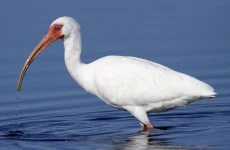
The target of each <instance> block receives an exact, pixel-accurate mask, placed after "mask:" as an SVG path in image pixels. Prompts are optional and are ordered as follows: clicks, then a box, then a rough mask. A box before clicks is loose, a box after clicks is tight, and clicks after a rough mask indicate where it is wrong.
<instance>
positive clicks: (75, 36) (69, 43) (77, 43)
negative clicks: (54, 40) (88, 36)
mask: <svg viewBox="0 0 230 150" xmlns="http://www.w3.org/2000/svg"><path fill="white" fill-rule="evenodd" d="M63 40H64V48H65V54H64V57H65V64H66V67H67V69H68V71H69V73H70V74H71V76H72V77H74V76H76V75H75V74H76V72H79V71H76V70H79V69H78V68H79V67H81V64H82V63H81V58H80V57H81V34H80V31H79V29H76V30H73V31H72V33H71V34H70V35H69V36H68V37H65V38H64V39H63Z"/></svg>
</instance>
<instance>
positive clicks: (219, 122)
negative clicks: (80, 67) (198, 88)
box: [0, 0, 230, 150]
mask: <svg viewBox="0 0 230 150" xmlns="http://www.w3.org/2000/svg"><path fill="white" fill-rule="evenodd" d="M229 8H230V3H229V1H227V0H226V1H218V2H217V1H190V2H188V1H168V2H167V3H166V2H165V1H164V2H163V1H162V2H155V1H152V2H151V1H145V2H143V1H142V2H138V1H113V2H112V1H105V0H104V1H100V2H99V1H90V2H87V1H76V2H71V1H70V2H68V3H65V2H63V1H59V0H56V1H52V2H47V1H33V2H32V1H31V2H29V1H25V2H23V1H20V2H19V1H18V2H15V1H10V0H9V1H4V3H3V2H2V3H1V5H0V17H1V18H2V22H1V30H0V33H1V36H0V41H1V44H0V51H1V55H0V81H1V84H0V89H1V97H0V104H1V109H0V148H1V149H11V150H14V149H15V150H16V149H17V150H18V149H23V150H24V149H138V150H140V149H229V147H230V140H229V139H230V117H229V116H230V101H229V98H230V94H229V91H230V85H229V82H230V67H229V66H230V59H229V57H230V42H229V40H230V28H229V27H230V21H229V18H230V9H229ZM63 15H68V16H72V17H74V18H76V19H77V20H78V22H79V23H80V25H81V27H82V28H81V31H82V37H83V39H82V40H83V51H82V61H83V62H85V63H89V62H91V61H93V60H96V59H98V58H100V57H103V56H105V55H112V54H116V55H131V56H136V57H141V58H145V59H148V60H151V61H155V62H158V63H160V64H163V65H165V66H168V67H170V68H172V69H174V70H177V71H180V72H183V73H186V74H189V75H192V76H195V77H196V78H198V79H200V80H202V81H204V82H207V83H208V84H210V85H212V86H213V87H214V88H215V91H216V92H217V93H218V95H217V97H216V98H213V99H209V100H202V101H198V102H195V103H193V104H190V105H189V106H186V107H183V108H178V109H175V110H173V111H169V112H165V113H159V114H151V115H150V120H151V122H152V123H153V125H155V126H157V127H163V128H164V127H165V128H168V130H155V131H153V132H151V133H147V132H141V131H140V126H139V123H138V122H137V121H136V119H135V118H134V117H132V116H131V115H130V114H129V113H127V112H124V111H118V110H116V109H114V108H112V107H110V106H107V105H106V104H104V103H103V102H102V101H101V100H99V99H98V98H96V97H94V96H92V95H90V94H88V93H86V92H85V91H84V90H83V89H82V88H81V87H79V85H77V84H76V82H75V81H74V80H73V79H72V78H71V77H70V75H69V74H68V72H67V70H66V68H65V64H64V61H63V45H62V41H61V40H60V41H58V42H56V43H54V44H52V45H51V46H50V47H49V48H48V49H46V50H45V51H44V52H43V53H42V54H41V56H39V57H38V58H37V59H36V60H35V61H34V63H33V64H32V65H31V67H30V68H29V70H28V72H27V74H26V76H25V79H24V81H23V85H22V91H21V92H20V96H19V100H20V102H19V103H18V104H19V106H18V108H19V110H20V111H19V114H18V116H16V112H15V111H16V107H17V106H16V105H17V102H16V101H17V94H16V85H17V80H18V76H19V74H20V71H21V69H22V66H23V64H24V62H25V61H26V59H27V57H28V55H29V54H30V52H31V51H32V49H33V48H34V47H35V46H36V44H37V43H38V42H39V40H40V39H41V38H42V37H43V36H44V35H45V34H46V32H47V30H48V27H49V25H50V23H51V22H52V21H53V20H54V19H56V18H57V17H59V16H63ZM162 94H163V93H162ZM18 123H19V126H18ZM15 129H17V130H16V131H15Z"/></svg>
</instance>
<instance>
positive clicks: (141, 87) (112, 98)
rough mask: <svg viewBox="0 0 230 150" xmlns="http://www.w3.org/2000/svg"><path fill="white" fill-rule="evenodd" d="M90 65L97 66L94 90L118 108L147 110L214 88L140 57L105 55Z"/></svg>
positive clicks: (196, 96)
mask: <svg viewBox="0 0 230 150" xmlns="http://www.w3.org/2000/svg"><path fill="white" fill-rule="evenodd" d="M92 65H94V68H97V70H95V79H94V82H95V88H96V89H97V91H96V93H95V94H96V95H97V96H98V97H100V98H101V99H102V100H104V101H105V102H106V103H108V104H110V105H112V106H115V107H118V108H123V107H124V106H131V105H136V106H151V108H147V109H148V111H149V110H151V109H152V108H153V107H157V105H159V104H160V105H162V104H163V105H164V104H166V103H165V102H168V104H169V105H171V104H173V105H175V103H176V101H178V103H180V104H178V105H185V104H187V103H190V102H192V101H195V100H198V99H201V98H207V97H212V96H214V95H215V93H214V92H213V88H212V87H211V86H209V85H207V84H206V83H204V82H201V81H199V80H197V79H195V78H193V77H190V76H188V75H185V74H182V73H179V72H176V71H173V70H171V69H169V68H167V67H165V66H162V65H160V64H157V63H154V62H150V61H147V60H144V59H140V58H135V57H122V56H107V57H104V58H101V59H99V60H97V61H95V62H93V63H92ZM159 107H160V106H159ZM175 107H177V106H176V105H175ZM168 108H169V107H168ZM156 109H157V108H156ZM159 111H160V110H159Z"/></svg>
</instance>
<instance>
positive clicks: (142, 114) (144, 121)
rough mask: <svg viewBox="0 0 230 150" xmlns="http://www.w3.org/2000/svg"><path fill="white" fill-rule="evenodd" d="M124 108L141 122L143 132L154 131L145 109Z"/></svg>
mask: <svg viewBox="0 0 230 150" xmlns="http://www.w3.org/2000/svg"><path fill="white" fill-rule="evenodd" d="M124 108H125V109H126V110H127V111H129V112H130V113H131V114H132V115H133V116H135V117H136V118H137V119H138V120H139V121H140V125H141V126H142V129H143V130H146V129H153V126H152V124H151V123H150V122H149V118H148V116H147V113H146V111H145V110H144V109H143V107H139V106H125V107H124Z"/></svg>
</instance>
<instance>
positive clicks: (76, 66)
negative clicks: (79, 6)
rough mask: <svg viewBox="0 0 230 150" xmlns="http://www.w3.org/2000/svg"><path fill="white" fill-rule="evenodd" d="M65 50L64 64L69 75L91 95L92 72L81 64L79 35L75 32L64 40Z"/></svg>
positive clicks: (87, 66) (88, 66) (78, 32)
mask: <svg viewBox="0 0 230 150" xmlns="http://www.w3.org/2000/svg"><path fill="white" fill-rule="evenodd" d="M63 40H64V48H65V54H64V55H65V56H64V57H65V64H66V67H67V69H68V71H69V73H70V75H71V76H72V77H73V78H74V79H75V80H76V81H77V82H78V84H80V85H81V86H82V87H83V88H84V89H85V90H86V91H89V92H91V93H92V91H91V89H92V86H93V85H92V79H93V78H92V76H93V70H92V69H90V65H88V64H84V63H82V62H81V58H80V56H81V34H80V31H79V30H77V31H76V33H73V34H70V36H69V37H67V38H64V39H63Z"/></svg>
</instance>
